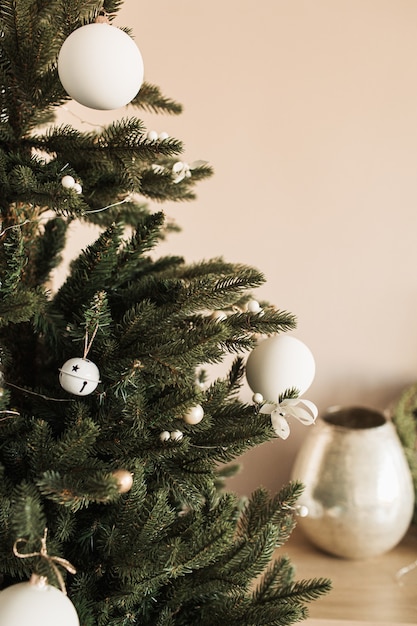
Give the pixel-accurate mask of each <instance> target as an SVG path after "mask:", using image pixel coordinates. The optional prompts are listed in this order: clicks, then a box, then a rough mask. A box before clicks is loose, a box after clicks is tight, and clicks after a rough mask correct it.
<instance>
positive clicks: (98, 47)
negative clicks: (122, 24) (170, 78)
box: [58, 23, 143, 110]
mask: <svg viewBox="0 0 417 626" xmlns="http://www.w3.org/2000/svg"><path fill="white" fill-rule="evenodd" d="M58 74H59V78H60V81H61V83H62V86H63V87H64V89H65V91H66V92H67V93H68V95H69V96H71V98H73V99H74V100H76V101H77V102H79V103H80V104H83V105H84V106H86V107H89V108H90V109H99V110H111V109H118V108H120V107H123V106H125V105H126V104H128V103H129V102H130V101H131V100H132V99H133V98H134V97H135V96H136V94H137V93H138V91H139V89H140V87H141V85H142V81H143V60H142V55H141V53H140V51H139V48H138V47H137V45H136V44H135V42H134V41H133V39H132V38H131V37H129V35H128V34H127V33H125V32H124V31H123V30H120V28H117V27H116V26H111V25H110V24H102V23H98V24H97V23H95V24H87V25H86V26H81V28H77V30H74V31H73V32H72V33H71V35H69V37H67V39H66V40H65V41H64V43H63V44H62V47H61V50H60V52H59V55H58Z"/></svg>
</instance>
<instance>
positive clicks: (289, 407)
mask: <svg viewBox="0 0 417 626" xmlns="http://www.w3.org/2000/svg"><path fill="white" fill-rule="evenodd" d="M259 413H262V414H264V415H265V414H266V415H271V424H272V428H273V429H274V431H275V434H276V435H278V437H281V439H287V437H288V435H289V434H290V427H289V425H288V422H287V418H288V417H295V418H296V419H298V421H299V422H301V423H302V424H304V425H305V426H310V425H311V424H314V422H315V421H316V418H317V415H318V409H317V407H316V405H315V404H314V403H313V402H310V400H300V399H299V398H287V399H286V400H283V401H282V402H271V403H269V404H264V405H263V406H262V407H261V409H260V411H259Z"/></svg>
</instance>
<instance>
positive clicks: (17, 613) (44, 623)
mask: <svg viewBox="0 0 417 626" xmlns="http://www.w3.org/2000/svg"><path fill="white" fill-rule="evenodd" d="M26 624H28V625H29V624H30V626H57V624H59V626H80V621H79V619H78V615H77V611H76V610H75V607H74V605H73V604H72V602H71V600H70V599H69V598H68V597H67V596H66V595H64V594H63V593H62V591H60V590H59V589H56V588H55V587H52V586H51V585H37V584H32V583H29V582H25V583H17V584H16V585H12V586H11V587H7V589H4V590H3V591H1V592H0V626H25V625H26Z"/></svg>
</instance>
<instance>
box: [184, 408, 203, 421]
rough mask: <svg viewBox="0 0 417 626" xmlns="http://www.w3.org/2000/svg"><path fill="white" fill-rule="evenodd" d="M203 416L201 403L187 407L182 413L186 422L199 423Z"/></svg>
mask: <svg viewBox="0 0 417 626" xmlns="http://www.w3.org/2000/svg"><path fill="white" fill-rule="evenodd" d="M203 417H204V409H203V407H202V406H201V404H196V405H195V406H192V407H191V408H190V409H188V411H187V413H186V414H185V415H184V422H186V423H187V424H199V423H200V422H201V420H202V419H203Z"/></svg>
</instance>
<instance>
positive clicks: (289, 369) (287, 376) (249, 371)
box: [246, 335, 316, 402]
mask: <svg viewBox="0 0 417 626" xmlns="http://www.w3.org/2000/svg"><path fill="white" fill-rule="evenodd" d="M315 372H316V365H315V361H314V357H313V355H312V353H311V351H310V349H309V348H308V347H307V346H306V345H305V344H304V343H303V342H302V341H300V340H299V339H296V338H295V337H291V336H288V335H279V336H274V337H268V338H267V339H265V340H263V341H262V342H261V343H259V345H257V346H256V348H255V349H254V350H253V351H252V352H251V353H250V355H249V357H248V360H247V363H246V379H247V381H248V384H249V387H250V388H251V389H252V391H253V392H254V393H261V394H262V395H263V397H264V400H266V401H267V402H270V401H272V402H277V400H278V396H279V395H280V394H282V393H284V391H286V390H287V389H291V388H292V387H295V388H296V389H298V391H299V393H300V395H302V394H303V393H304V392H305V391H307V389H308V388H309V387H310V385H311V383H312V382H313V380H314V375H315Z"/></svg>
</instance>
